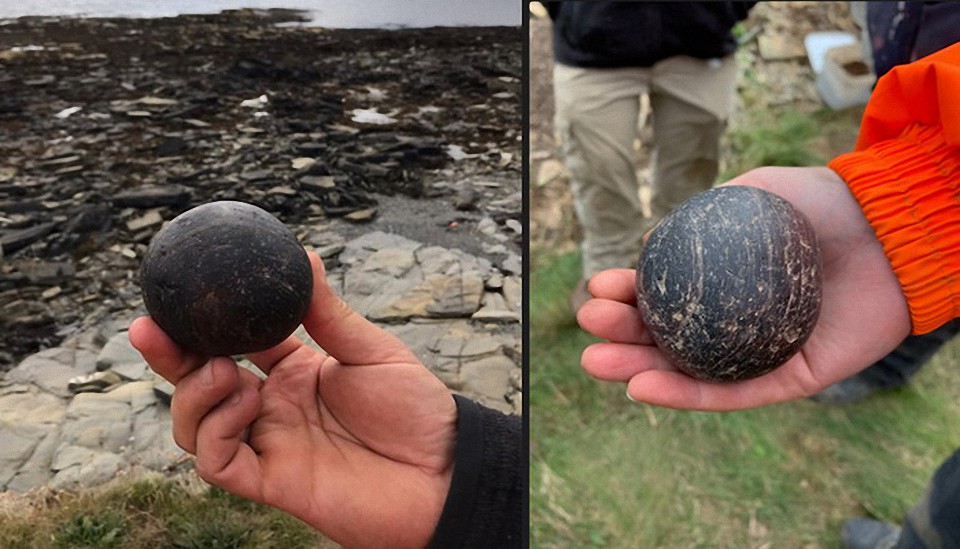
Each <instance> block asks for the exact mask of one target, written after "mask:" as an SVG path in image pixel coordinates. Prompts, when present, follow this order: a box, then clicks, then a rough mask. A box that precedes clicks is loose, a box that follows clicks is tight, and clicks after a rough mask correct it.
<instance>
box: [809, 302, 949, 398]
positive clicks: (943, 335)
mask: <svg viewBox="0 0 960 549" xmlns="http://www.w3.org/2000/svg"><path fill="white" fill-rule="evenodd" d="M958 332H960V321H958V320H952V321H950V322H948V323H946V324H944V325H943V326H941V327H939V328H937V329H936V330H934V331H932V332H930V333H927V334H923V335H918V336H910V337H908V338H907V339H905V340H903V343H901V344H900V345H899V346H898V347H897V348H896V349H894V350H893V351H891V352H890V354H888V355H887V356H885V357H883V358H881V359H880V360H878V361H877V362H875V363H874V364H873V365H872V366H870V367H868V368H867V369H866V370H863V371H862V372H860V373H858V374H855V375H853V376H851V377H848V378H847V379H844V380H843V381H838V382H837V383H834V384H833V385H831V386H829V387H827V388H826V389H824V390H823V391H821V392H819V393H817V394H815V395H813V396H812V397H810V400H814V401H816V402H820V403H823V404H850V403H852V402H857V401H858V400H863V399H864V398H866V397H868V396H870V395H871V394H873V393H875V392H877V391H883V390H887V389H895V388H897V387H902V386H904V385H906V384H907V383H908V382H909V381H910V378H912V377H913V376H914V374H916V373H917V372H918V371H920V367H921V366H923V365H924V364H925V363H926V362H927V361H928V360H930V358H932V357H933V355H935V354H936V353H937V351H939V350H940V348H941V347H943V346H944V344H946V343H947V342H948V341H950V339H951V338H953V336H954V335H956V334H957V333H958Z"/></svg>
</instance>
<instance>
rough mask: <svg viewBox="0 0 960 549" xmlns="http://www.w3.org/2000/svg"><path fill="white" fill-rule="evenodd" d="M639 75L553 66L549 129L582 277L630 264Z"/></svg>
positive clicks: (638, 229) (636, 219)
mask: <svg viewBox="0 0 960 549" xmlns="http://www.w3.org/2000/svg"><path fill="white" fill-rule="evenodd" d="M647 74H648V72H647V71H645V70H643V69H632V68H630V69H581V68H575V67H569V66H565V65H561V64H556V65H554V93H555V99H556V121H555V122H556V131H557V134H558V136H559V138H560V141H561V144H562V150H563V157H564V162H565V163H566V165H567V168H568V169H569V170H570V174H571V189H572V191H573V197H574V207H575V209H576V213H577V217H578V218H579V220H580V223H581V225H582V226H583V231H584V239H583V243H582V245H581V249H582V251H583V279H584V280H586V279H589V278H590V277H591V276H593V275H594V274H596V273H598V272H600V271H602V270H604V269H610V268H619V267H635V266H636V261H637V258H638V255H639V251H640V245H641V237H642V236H643V222H642V213H641V209H640V197H639V186H638V182H637V177H636V173H635V171H634V151H633V142H634V139H635V138H636V135H637V118H638V116H639V109H640V96H641V94H643V93H644V92H645V91H646V81H645V80H646V76H647Z"/></svg>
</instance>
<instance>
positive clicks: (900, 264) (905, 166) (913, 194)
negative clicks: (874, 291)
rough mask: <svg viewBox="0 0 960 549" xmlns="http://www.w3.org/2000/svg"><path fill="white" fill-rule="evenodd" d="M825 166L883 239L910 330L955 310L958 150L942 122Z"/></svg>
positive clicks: (958, 307)
mask: <svg viewBox="0 0 960 549" xmlns="http://www.w3.org/2000/svg"><path fill="white" fill-rule="evenodd" d="M829 167H830V168H832V169H833V170H835V171H836V172H837V173H838V174H839V175H840V176H841V177H842V178H843V180H844V181H845V182H846V183H847V186H848V187H849V189H850V191H851V193H852V194H853V195H854V197H855V198H856V200H857V202H858V203H859V204H860V207H861V209H862V210H863V213H864V215H865V216H866V218H867V220H868V222H869V223H870V226H871V227H872V228H873V230H874V232H875V233H876V235H877V238H878V240H879V241H880V243H881V244H882V245H883V249H884V253H885V255H886V256H887V259H888V260H889V261H890V264H891V266H892V267H893V271H894V273H895V274H896V276H897V279H898V281H899V282H900V286H901V288H902V290H903V293H904V296H905V297H906V299H907V305H908V307H909V309H910V317H911V323H912V326H913V333H914V334H919V333H926V332H929V331H932V330H933V329H935V328H937V327H938V326H940V325H941V324H943V323H944V322H947V321H949V320H951V319H952V318H955V317H957V316H960V253H958V252H960V201H958V199H957V191H958V189H957V187H958V186H960V183H957V182H956V181H957V175H958V174H960V155H958V154H957V149H956V148H953V147H950V146H948V145H947V144H946V143H945V142H944V139H943V136H942V134H941V132H940V127H939V126H925V125H922V124H914V125H912V126H909V127H907V128H906V129H904V131H903V132H901V134H900V135H899V136H898V137H896V138H893V139H887V140H884V141H879V142H877V143H874V144H873V145H871V146H870V147H869V148H866V149H863V150H859V151H856V152H852V153H848V154H844V155H842V156H839V157H837V158H836V159H834V160H833V161H832V162H831V163H830V165H829ZM951 180H952V181H954V182H953V183H952V184H951Z"/></svg>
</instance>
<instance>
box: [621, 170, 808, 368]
mask: <svg viewBox="0 0 960 549" xmlns="http://www.w3.org/2000/svg"><path fill="white" fill-rule="evenodd" d="M821 292H822V267H821V256H820V247H819V244H818V242H817V235H816V233H815V232H814V230H813V227H812V226H811V224H810V222H809V220H808V219H807V218H806V217H805V216H804V215H803V214H802V213H801V212H800V211H798V210H797V209H796V208H795V207H793V205H792V204H790V203H789V202H788V201H786V200H784V199H783V198H781V197H780V196H778V195H776V194H773V193H770V192H767V191H764V190H760V189H756V188H753V187H745V186H735V185H727V186H722V187H718V188H715V189H711V190H709V191H706V192H703V193H700V194H698V195H696V196H694V197H693V198H691V199H690V200H688V201H687V202H685V203H683V204H682V205H681V206H679V207H678V208H677V209H675V210H674V211H673V212H671V213H670V214H669V215H667V216H666V217H665V218H664V219H663V220H662V221H661V222H660V223H659V224H658V225H657V226H656V227H655V228H654V230H653V231H652V232H651V234H650V236H649V238H648V240H647V242H646V243H645V244H644V247H643V251H642V252H641V255H640V260H639V262H638V264H637V305H638V308H639V310H640V314H641V317H642V319H643V322H644V324H645V325H646V327H647V329H648V330H649V331H650V333H651V335H652V336H653V339H654V341H655V342H656V343H657V345H658V346H659V347H660V348H661V349H662V350H663V351H664V352H665V353H666V354H667V356H668V357H669V358H670V359H671V361H672V362H673V363H674V364H675V365H676V366H677V367H678V368H679V369H680V370H682V371H683V372H685V373H687V374H688V375H690V376H693V377H696V378H698V379H703V380H709V381H737V380H743V379H749V378H754V377H758V376H761V375H763V374H765V373H767V372H770V371H771V370H773V369H774V368H776V367H778V366H780V365H781V364H783V363H784V362H786V361H787V360H788V359H789V358H790V357H791V356H793V355H794V354H795V353H796V352H797V351H798V350H799V349H800V347H801V346H802V345H803V344H804V342H806V340H807V338H808V337H809V336H810V333H811V332H812V331H813V328H814V325H815V324H816V322H817V317H818V316H819V314H820V302H821Z"/></svg>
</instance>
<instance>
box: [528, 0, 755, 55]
mask: <svg viewBox="0 0 960 549" xmlns="http://www.w3.org/2000/svg"><path fill="white" fill-rule="evenodd" d="M754 4H756V2H595V1H591V2H573V1H566V2H545V6H546V8H547V12H548V13H549V14H550V18H551V19H553V52H554V58H555V59H556V60H557V61H558V62H560V63H562V64H564V65H570V66H574V67H585V68H588V67H589V68H611V67H650V66H652V65H654V64H655V63H657V62H658V61H662V60H664V59H666V58H668V57H673V56H675V55H689V56H691V57H697V58H700V59H713V58H719V57H725V56H727V55H729V54H731V53H733V52H734V51H735V50H736V49H737V41H736V39H735V38H734V37H733V33H732V32H731V30H732V29H733V26H734V25H735V24H736V23H737V22H738V21H741V20H743V19H745V18H746V17H747V14H748V12H749V11H750V8H752V7H753V6H754Z"/></svg>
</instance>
